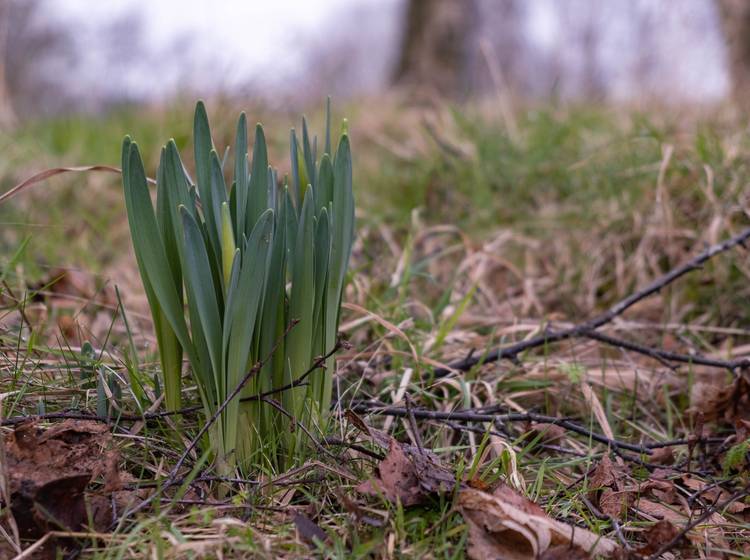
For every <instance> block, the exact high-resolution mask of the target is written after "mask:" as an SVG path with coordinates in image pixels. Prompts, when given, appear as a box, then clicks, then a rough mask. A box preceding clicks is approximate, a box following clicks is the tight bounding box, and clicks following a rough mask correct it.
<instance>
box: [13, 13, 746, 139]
mask: <svg viewBox="0 0 750 560" xmlns="http://www.w3.org/2000/svg"><path fill="white" fill-rule="evenodd" d="M748 29H750V5H749V3H747V2H744V1H743V0H681V1H680V2H670V1H667V0H628V1H623V0H604V1H602V0H315V1H309V0H276V1H274V2H272V3H269V2H261V1H249V2H247V1H242V0H218V1H215V2H211V3H206V2H202V1H200V0H160V1H159V2H150V1H147V0H109V1H107V2H93V1H91V0H0V109H1V112H2V117H3V119H2V120H3V122H5V123H6V124H7V123H8V122H12V121H13V120H15V119H21V120H24V119H34V118H38V117H42V116H48V115H51V114H58V113H60V112H70V111H76V112H100V111H104V110H107V109H109V108H111V107H113V106H115V105H120V104H124V103H127V104H134V103H158V102H163V101H165V100H167V99H172V98H174V97H183V98H194V97H196V96H215V95H224V96H230V97H238V98H245V99H247V98H253V99H260V100H263V101H264V102H265V103H267V104H271V105H273V106H281V107H284V108H289V107H298V106H300V105H304V104H306V103H309V102H310V101H316V102H317V101H319V100H320V99H321V97H323V96H325V95H328V94H330V95H333V96H334V98H336V99H337V100H342V99H347V98H351V97H357V96H367V95H376V94H380V93H382V92H384V91H386V90H388V89H389V88H392V87H393V86H396V85H399V86H405V85H408V86H418V87H419V88H420V89H423V90H425V91H431V92H434V93H439V94H442V95H444V96H449V97H452V98H456V99H463V98H466V97H469V96H478V95H487V94H490V95H495V94H497V93H498V92H501V93H502V94H503V95H509V96H513V97H514V98H521V99H525V100H529V99H531V100H547V99H554V100H581V99H585V100H589V101H596V102H609V101H617V102H622V101H625V102H634V103H642V102H649V101H653V100H659V101H660V102H664V101H668V102H670V103H684V102H689V103H700V104H710V103H716V102H719V101H722V100H724V99H726V98H727V97H728V96H729V95H730V94H731V92H732V91H733V85H734V86H741V84H743V83H744V82H745V81H746V80H747V79H748V75H750V31H748Z"/></svg>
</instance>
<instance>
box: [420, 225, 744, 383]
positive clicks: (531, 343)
mask: <svg viewBox="0 0 750 560" xmlns="http://www.w3.org/2000/svg"><path fill="white" fill-rule="evenodd" d="M748 239H750V228H747V229H745V230H743V231H742V232H741V233H739V234H737V235H735V236H734V237H730V238H729V239H727V240H725V241H723V242H721V243H717V244H716V245H712V246H711V247H709V248H708V249H706V250H705V251H703V252H702V253H700V254H699V255H697V256H695V257H694V258H692V259H690V260H689V261H688V262H686V263H685V264H683V265H681V266H678V267H677V268H673V269H672V270H670V271H669V272H667V273H666V274H664V275H662V276H660V277H659V278H657V279H656V280H654V281H653V282H651V283H650V284H649V285H648V286H646V287H645V288H643V289H641V290H638V291H637V292H635V293H633V294H631V295H629V296H628V297H626V298H625V299H623V300H620V301H619V302H618V303H616V304H615V305H613V306H612V307H610V308H609V309H608V310H607V311H605V312H604V313H601V314H599V315H597V316H596V317H594V318H592V319H589V320H588V321H585V322H583V323H579V324H577V325H574V326H572V327H570V328H567V329H562V330H558V331H552V330H546V331H545V332H543V333H542V334H540V335H537V336H535V337H532V338H529V339H527V340H524V341H522V342H518V343H516V344H511V345H509V346H506V347H504V348H497V349H495V350H492V351H490V352H488V353H486V354H483V355H480V356H474V355H472V356H469V357H467V358H465V359H463V360H459V361H457V362H453V363H451V364H448V367H445V368H436V369H435V370H434V376H435V377H445V376H447V375H450V374H451V373H452V372H454V371H468V370H470V369H471V368H473V367H474V366H476V365H478V364H483V363H488V362H496V361H499V360H516V359H517V357H518V355H519V354H520V353H521V352H525V351H527V350H531V349H534V348H539V347H540V346H544V345H546V344H550V343H553V342H559V341H561V340H566V339H569V338H579V337H582V336H590V333H592V332H593V331H596V329H598V328H599V327H601V326H603V325H606V324H607V323H609V322H611V321H612V320H613V319H615V318H616V317H618V316H619V315H622V314H623V313H624V312H625V311H627V310H628V309H629V308H631V307H632V306H634V305H635V304H636V303H638V302H640V301H642V300H644V299H646V298H648V297H650V296H652V295H654V294H656V293H658V292H659V291H660V290H661V289H662V288H665V287H666V286H668V285H669V284H671V283H672V282H674V281H675V280H678V279H679V278H681V277H682V276H685V275H686V274H688V273H690V272H692V271H694V270H698V269H700V268H701V267H702V266H703V264H705V263H706V262H707V261H708V260H710V259H711V258H713V257H715V256H716V255H719V254H721V253H724V252H726V251H728V250H730V249H732V248H734V247H736V246H737V245H742V246H744V244H745V242H746V241H747V240H748ZM671 361H676V360H671ZM721 367H724V366H723V365H722V366H721ZM736 367H747V362H742V363H740V364H738V365H737V366H736ZM735 369H736V368H735Z"/></svg>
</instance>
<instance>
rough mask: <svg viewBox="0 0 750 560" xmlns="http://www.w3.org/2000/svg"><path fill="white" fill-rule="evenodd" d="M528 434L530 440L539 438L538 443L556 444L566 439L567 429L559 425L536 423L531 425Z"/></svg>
mask: <svg viewBox="0 0 750 560" xmlns="http://www.w3.org/2000/svg"><path fill="white" fill-rule="evenodd" d="M526 434H527V438H528V439H529V440H534V439H536V438H539V442H538V443H543V444H554V443H557V442H559V441H560V440H561V439H563V438H564V437H565V428H563V427H562V426H558V425H557V424H548V423H545V422H535V423H533V424H531V426H530V427H529V429H528V430H527V431H526Z"/></svg>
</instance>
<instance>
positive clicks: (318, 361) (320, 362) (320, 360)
mask: <svg viewBox="0 0 750 560" xmlns="http://www.w3.org/2000/svg"><path fill="white" fill-rule="evenodd" d="M346 344H347V343H345V342H344V341H343V340H342V339H340V338H338V339H336V344H334V345H333V348H331V350H329V351H328V352H326V353H325V354H323V355H322V356H318V357H317V358H315V360H314V361H313V363H312V365H311V366H310V367H309V368H308V369H307V371H305V373H303V374H302V375H300V376H299V377H298V378H297V379H295V380H294V381H291V382H290V383H287V384H286V385H283V386H282V387H277V388H275V389H271V390H269V391H265V392H264V393H258V394H257V395H250V396H249V397H243V398H241V399H240V401H242V402H246V401H263V400H265V398H266V397H270V396H272V395H276V394H278V393H283V392H285V391H289V390H290V389H294V388H295V387H300V386H301V385H304V384H305V379H307V378H308V377H309V376H310V375H311V374H312V373H313V372H314V371H315V370H318V369H320V368H322V367H323V366H324V365H325V363H326V361H327V360H328V358H330V357H331V356H333V355H334V354H335V353H336V352H338V351H339V350H340V349H341V348H343V347H344V346H345V345H346Z"/></svg>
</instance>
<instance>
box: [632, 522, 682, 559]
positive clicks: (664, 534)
mask: <svg viewBox="0 0 750 560" xmlns="http://www.w3.org/2000/svg"><path fill="white" fill-rule="evenodd" d="M678 534H679V531H678V530H677V527H675V526H674V525H672V524H671V523H670V522H669V521H666V520H661V521H658V522H656V523H654V524H653V525H652V526H651V527H650V528H649V529H648V531H646V532H645V534H644V535H643V537H644V538H645V539H646V544H645V545H643V546H642V547H640V548H639V549H638V553H639V554H642V555H643V556H647V555H649V554H653V553H654V552H656V551H657V550H659V549H660V548H661V547H662V546H664V544H666V543H668V542H670V541H671V540H672V539H673V538H675V537H676V536H677V535H678Z"/></svg>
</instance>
